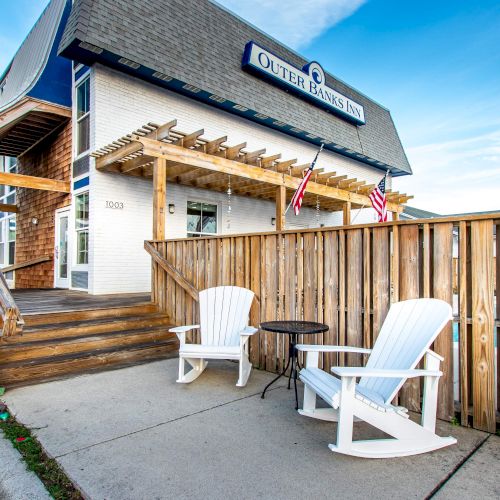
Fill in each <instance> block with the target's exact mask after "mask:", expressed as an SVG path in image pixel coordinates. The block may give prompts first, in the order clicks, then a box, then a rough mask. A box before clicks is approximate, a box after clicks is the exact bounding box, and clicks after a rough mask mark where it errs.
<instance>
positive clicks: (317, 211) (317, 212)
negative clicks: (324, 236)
mask: <svg viewBox="0 0 500 500" xmlns="http://www.w3.org/2000/svg"><path fill="white" fill-rule="evenodd" d="M319 221H320V206H319V196H318V195H316V224H317V225H318V227H319V224H320V222H319Z"/></svg>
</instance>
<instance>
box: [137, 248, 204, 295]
mask: <svg viewBox="0 0 500 500" xmlns="http://www.w3.org/2000/svg"><path fill="white" fill-rule="evenodd" d="M144 249H145V250H146V252H148V253H149V255H151V257H152V259H153V260H154V262H156V263H157V264H158V265H159V266H160V267H161V268H162V269H163V270H164V271H165V272H166V273H167V274H168V275H169V276H170V277H171V278H172V279H173V280H174V281H175V282H176V283H177V284H178V285H179V286H180V287H181V288H183V289H184V290H185V291H186V292H187V293H189V295H191V297H192V298H193V299H194V300H195V301H196V302H198V301H199V292H198V290H197V289H196V288H195V287H194V286H193V285H192V284H191V283H189V281H188V280H187V279H186V278H185V277H184V276H183V275H182V274H181V273H179V271H177V269H175V268H174V267H173V266H172V265H170V264H169V263H168V262H167V261H166V260H165V259H164V258H163V257H162V255H161V254H160V253H159V252H158V250H156V249H155V248H154V247H153V245H152V244H151V243H150V242H149V241H145V242H144Z"/></svg>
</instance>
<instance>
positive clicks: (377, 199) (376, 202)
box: [369, 173, 387, 222]
mask: <svg viewBox="0 0 500 500" xmlns="http://www.w3.org/2000/svg"><path fill="white" fill-rule="evenodd" d="M386 179H387V173H386V174H385V175H384V177H383V179H382V180H381V181H380V182H379V183H378V186H377V187H376V188H375V189H374V190H373V191H372V192H371V193H370V196H369V198H370V201H371V202H372V206H373V208H374V209H375V211H376V212H377V215H378V221H379V222H387V198H386V197H385V180H386Z"/></svg>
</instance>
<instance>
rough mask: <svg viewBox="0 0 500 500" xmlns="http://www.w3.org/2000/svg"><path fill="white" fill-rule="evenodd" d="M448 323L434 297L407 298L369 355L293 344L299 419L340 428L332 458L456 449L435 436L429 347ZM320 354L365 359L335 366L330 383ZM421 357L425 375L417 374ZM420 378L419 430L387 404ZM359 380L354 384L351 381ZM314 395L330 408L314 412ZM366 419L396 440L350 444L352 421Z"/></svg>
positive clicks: (434, 368) (446, 310) (434, 369)
mask: <svg viewBox="0 0 500 500" xmlns="http://www.w3.org/2000/svg"><path fill="white" fill-rule="evenodd" d="M451 318H452V310H451V307H450V305H449V304H447V303H446V302H444V301H442V300H437V299H416V300H406V301H403V302H399V303H397V304H394V305H393V306H392V307H391V308H390V310H389V313H388V314H387V318H386V320H385V322H384V324H383V325H382V328H381V330H380V334H379V336H378V338H377V340H376V342H375V345H374V346H373V350H370V349H362V348H357V347H347V346H319V345H298V346H297V348H298V349H299V350H301V351H305V352H307V357H306V368H304V369H302V370H301V372H300V375H299V376H300V379H301V380H302V382H303V383H304V384H305V388H304V404H303V408H302V409H300V410H299V413H300V414H301V415H305V416H308V417H313V418H318V419H321V420H330V421H334V422H338V426H337V443H336V444H335V445H334V444H330V445H329V448H330V449H331V450H332V451H334V452H337V453H343V454H346V455H353V456H357V457H366V458H389V457H400V456H406V455H416V454H418V453H425V452H427V451H432V450H436V449H438V448H442V447H444V446H449V445H451V444H454V443H456V442H457V441H456V439H455V438H453V437H451V436H450V437H440V436H438V435H437V434H436V433H435V427H436V410H437V392H438V382H439V377H440V376H441V375H442V372H441V371H439V366H440V362H441V361H442V360H443V358H442V357H441V356H439V355H437V354H436V353H434V352H432V351H430V350H429V347H430V345H431V344H432V342H433V341H434V340H435V338H436V337H437V336H438V334H439V333H440V332H441V330H442V329H443V328H444V326H445V325H446V324H447V323H448V321H449V320H450V319H451ZM320 352H348V353H362V354H368V353H370V357H369V359H368V362H367V364H366V366H365V367H361V368H355V367H333V368H331V371H332V373H334V374H335V375H336V376H337V377H339V378H336V377H333V376H332V375H329V374H328V373H326V372H324V371H323V370H321V369H320V368H318V355H319V353H320ZM424 355H425V369H422V370H419V369H415V367H416V366H417V364H418V363H419V361H420V360H421V359H422V357H423V356H424ZM411 377H424V392H423V408H422V418H421V424H420V425H419V424H418V423H415V422H413V421H412V420H410V419H409V418H408V413H407V410H406V408H402V407H398V406H393V405H392V404H391V401H392V400H393V398H394V396H395V395H396V394H397V392H398V391H399V389H400V388H401V386H402V385H403V384H404V382H405V381H406V380H407V379H408V378H411ZM357 378H360V381H359V383H356V379H357ZM316 395H318V396H320V397H321V398H322V399H323V400H324V401H326V402H327V403H328V404H329V405H330V406H331V407H332V408H316ZM354 420H364V421H365V422H368V423H369V424H371V425H372V426H374V427H376V428H378V429H380V430H382V431H383V432H385V433H386V434H389V435H390V436H393V438H394V439H374V440H365V441H353V439H352V431H353V421H354Z"/></svg>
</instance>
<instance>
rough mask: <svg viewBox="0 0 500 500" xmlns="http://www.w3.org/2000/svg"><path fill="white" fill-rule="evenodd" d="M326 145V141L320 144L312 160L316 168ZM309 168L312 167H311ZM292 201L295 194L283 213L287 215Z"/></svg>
mask: <svg viewBox="0 0 500 500" xmlns="http://www.w3.org/2000/svg"><path fill="white" fill-rule="evenodd" d="M324 147H325V143H324V142H322V143H321V146H320V148H319V151H318V152H317V153H316V156H315V157H314V160H313V161H312V163H311V165H312V166H313V168H314V165H315V164H316V161H317V159H318V156H319V154H320V153H321V151H323V148H324ZM309 168H311V167H309ZM294 196H295V195H294ZM292 202H293V196H292V199H291V200H290V203H289V204H288V206H287V207H286V210H285V213H284V214H283V215H286V213H287V212H288V210H289V208H290V207H291V205H292Z"/></svg>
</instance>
